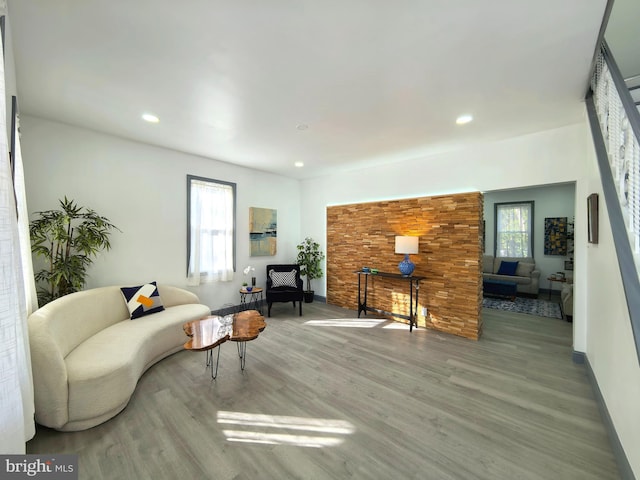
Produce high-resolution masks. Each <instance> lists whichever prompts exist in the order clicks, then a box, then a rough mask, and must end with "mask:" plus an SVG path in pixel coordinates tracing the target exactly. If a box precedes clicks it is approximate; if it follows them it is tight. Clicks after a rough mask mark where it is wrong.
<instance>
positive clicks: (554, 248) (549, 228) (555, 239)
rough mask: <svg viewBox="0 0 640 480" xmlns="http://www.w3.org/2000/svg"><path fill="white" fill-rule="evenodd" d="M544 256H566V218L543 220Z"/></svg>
mask: <svg viewBox="0 0 640 480" xmlns="http://www.w3.org/2000/svg"><path fill="white" fill-rule="evenodd" d="M544 254H545V255H566V254H567V217H555V218H545V219H544Z"/></svg>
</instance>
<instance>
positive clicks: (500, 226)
mask: <svg viewBox="0 0 640 480" xmlns="http://www.w3.org/2000/svg"><path fill="white" fill-rule="evenodd" d="M495 220H496V255H497V256H499V257H531V256H533V253H532V248H531V239H532V235H531V234H532V230H533V207H532V204H531V203H530V202H527V203H509V204H502V205H500V204H498V205H496V219H495Z"/></svg>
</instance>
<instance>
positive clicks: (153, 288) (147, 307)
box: [120, 282, 164, 320]
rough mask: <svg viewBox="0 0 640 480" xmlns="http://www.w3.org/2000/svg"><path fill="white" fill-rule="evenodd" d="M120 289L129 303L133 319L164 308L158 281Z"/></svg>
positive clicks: (128, 306)
mask: <svg viewBox="0 0 640 480" xmlns="http://www.w3.org/2000/svg"><path fill="white" fill-rule="evenodd" d="M120 290H121V291H122V296H123V297H124V301H125V302H126V303H127V308H128V309H129V313H130V314H131V320H133V319H134V318H140V317H143V316H144V315H150V314H152V313H156V312H161V311H162V310H164V305H163V304H162V300H161V299H160V294H159V293H158V287H157V285H156V282H151V283H145V284H144V285H140V286H138V287H122V288H120Z"/></svg>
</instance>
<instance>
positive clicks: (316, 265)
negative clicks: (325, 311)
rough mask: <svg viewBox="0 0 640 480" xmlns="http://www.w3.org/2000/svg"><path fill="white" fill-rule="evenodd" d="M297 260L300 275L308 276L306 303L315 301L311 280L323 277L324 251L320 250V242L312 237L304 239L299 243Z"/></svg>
mask: <svg viewBox="0 0 640 480" xmlns="http://www.w3.org/2000/svg"><path fill="white" fill-rule="evenodd" d="M297 248H298V258H297V262H298V265H300V275H303V276H305V277H307V288H306V289H305V290H304V301H305V303H311V302H313V294H314V291H313V290H311V280H313V279H314V278H320V277H322V273H323V272H322V260H324V253H322V252H321V251H320V244H318V243H317V242H314V241H313V239H312V238H311V237H307V238H305V239H304V242H302V243H300V244H299V245H298V247H297Z"/></svg>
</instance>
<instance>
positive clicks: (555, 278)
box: [547, 277, 567, 300]
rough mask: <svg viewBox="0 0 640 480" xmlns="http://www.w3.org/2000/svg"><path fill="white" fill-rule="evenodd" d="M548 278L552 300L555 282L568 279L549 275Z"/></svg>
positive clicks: (563, 281) (562, 281)
mask: <svg viewBox="0 0 640 480" xmlns="http://www.w3.org/2000/svg"><path fill="white" fill-rule="evenodd" d="M547 280H549V300H551V290H553V282H558V283H565V282H566V281H567V279H566V278H558V277H547Z"/></svg>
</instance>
